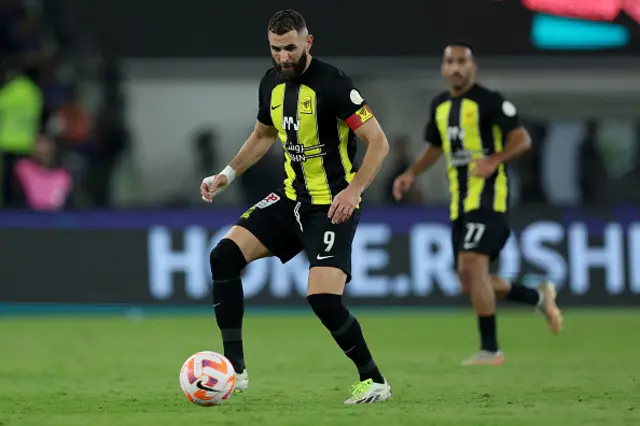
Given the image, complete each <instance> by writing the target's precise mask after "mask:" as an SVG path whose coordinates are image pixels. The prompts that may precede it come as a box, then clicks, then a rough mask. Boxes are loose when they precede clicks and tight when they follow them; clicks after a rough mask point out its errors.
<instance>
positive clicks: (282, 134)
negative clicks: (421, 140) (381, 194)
mask: <svg viewBox="0 0 640 426" xmlns="http://www.w3.org/2000/svg"><path fill="white" fill-rule="evenodd" d="M268 39H269V46H270V49H271V56H272V59H273V68H271V69H269V70H268V71H267V72H266V74H265V75H264V76H263V78H262V80H261V81H260V88H259V95H258V119H257V123H256V125H255V128H254V130H253V133H251V135H250V136H249V138H248V139H247V141H246V142H245V143H244V145H243V146H242V148H240V151H239V152H238V154H237V155H236V157H235V158H234V159H233V160H232V161H231V162H230V163H229V164H228V166H227V167H225V168H224V169H223V170H222V171H221V172H220V173H219V174H217V175H215V176H211V177H208V178H205V179H204V180H203V182H202V185H201V188H200V189H201V193H202V197H203V198H204V199H205V200H206V201H209V202H211V200H212V198H213V197H214V195H216V194H217V193H219V192H220V191H222V190H224V189H225V188H227V187H228V186H229V184H231V182H232V181H233V179H234V178H235V176H237V175H239V174H241V173H242V172H244V171H245V170H247V169H248V168H249V167H251V166H252V165H253V164H255V163H256V162H257V161H258V160H259V159H260V158H261V157H262V156H263V155H264V154H265V153H266V152H267V150H268V149H269V147H270V146H271V144H273V143H274V142H275V141H276V139H278V138H279V139H280V141H281V142H282V146H283V149H284V157H285V161H284V171H285V180H284V186H283V188H281V189H279V190H277V191H275V192H273V193H271V194H269V195H268V196H267V197H266V198H264V199H263V200H262V201H260V202H258V203H257V204H256V205H254V206H253V207H251V208H250V209H249V210H248V211H247V212H246V213H244V214H243V215H242V216H241V218H240V219H239V220H238V222H237V223H236V225H235V226H234V227H232V229H231V230H230V231H229V233H228V234H227V235H226V236H225V238H223V239H222V240H221V241H220V243H219V244H218V245H217V246H216V247H215V248H214V249H213V250H212V251H211V256H210V265H211V275H212V277H213V301H214V308H215V314H216V320H217V323H218V326H219V328H220V330H221V332H222V340H223V344H224V354H225V356H226V357H227V358H229V360H230V361H231V362H232V363H233V365H234V367H235V369H236V372H237V374H238V377H237V388H238V389H239V390H246V389H247V387H248V384H249V380H248V375H247V370H246V368H245V362H244V353H243V343H242V320H243V311H244V304H243V303H244V302H243V299H244V297H243V289H242V283H241V281H240V272H241V271H242V269H243V268H244V267H245V266H246V265H247V264H248V263H249V262H252V261H254V260H256V259H260V258H263V257H268V256H277V257H278V258H280V260H281V261H282V263H286V262H287V261H289V260H290V259H291V258H293V257H294V256H295V255H297V254H298V253H299V252H300V251H302V250H304V251H305V252H306V255H307V257H308V259H309V263H310V268H309V277H308V286H307V301H308V302H309V304H310V305H311V308H312V309H313V311H314V312H315V314H316V315H317V317H318V318H319V319H320V321H321V322H322V324H323V325H324V326H325V327H326V328H327V329H328V330H329V332H330V333H331V335H332V336H333V338H334V339H335V341H336V343H337V344H338V346H340V348H341V349H342V350H343V351H344V353H345V355H346V356H348V357H349V358H350V359H351V360H352V361H353V363H354V364H355V366H356V368H357V370H358V372H359V374H360V379H359V382H358V383H356V384H355V385H354V386H353V388H352V395H351V397H350V398H349V399H347V400H346V401H345V404H363V403H375V402H382V401H385V400H387V399H388V398H389V397H390V396H391V388H390V386H389V384H388V383H387V381H386V380H385V378H384V377H383V376H382V374H381V373H380V370H379V369H378V367H377V366H376V363H375V362H374V360H373V357H372V355H371V352H370V351H369V348H368V347H367V344H366V342H365V339H364V337H363V334H362V330H361V328H360V324H359V323H358V320H357V319H356V318H355V317H354V316H353V315H351V313H350V312H349V310H348V309H347V308H346V307H345V306H344V304H343V300H342V294H343V291H344V288H345V284H346V283H348V282H349V281H350V279H351V274H350V272H351V245H352V241H353V237H354V234H355V232H356V228H357V226H358V221H359V218H360V201H361V195H362V193H363V191H364V190H365V189H366V188H367V187H368V186H369V184H370V183H371V181H372V180H373V179H374V177H375V176H376V174H377V173H378V170H379V169H380V166H381V164H382V162H383V160H384V158H385V157H386V155H387V153H388V151H389V144H388V142H387V138H386V136H385V134H384V132H383V131H382V129H381V128H380V126H379V124H378V121H377V120H376V118H375V117H374V115H373V113H372V112H371V109H370V108H369V106H368V105H367V103H366V101H365V100H364V99H363V98H362V96H361V94H360V92H359V91H358V89H356V87H355V86H354V85H353V83H352V81H351V79H350V78H349V77H348V76H346V75H345V74H344V73H342V72H341V71H340V70H338V69H337V68H335V67H334V66H332V65H330V64H328V63H326V62H322V61H320V60H318V59H316V58H313V57H312V56H311V55H310V50H311V46H312V44H313V37H312V36H311V35H310V34H309V32H308V31H307V25H306V23H305V20H304V18H303V17H302V16H301V15H300V14H299V13H297V12H295V11H292V10H284V11H280V12H277V13H276V14H275V15H274V16H273V17H272V18H271V20H270V21H269V25H268ZM355 136H357V137H358V138H360V139H361V140H362V141H363V142H364V143H365V145H366V146H367V148H366V152H365V156H364V159H363V161H362V166H361V167H360V168H359V170H358V168H357V166H356V164H355V153H356V139H355Z"/></svg>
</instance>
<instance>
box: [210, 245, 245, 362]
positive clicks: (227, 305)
mask: <svg viewBox="0 0 640 426" xmlns="http://www.w3.org/2000/svg"><path fill="white" fill-rule="evenodd" d="M209 264H210V265H211V276H212V277H213V308H214V310H215V312H216V322H217V323H218V327H219V328H220V331H221V333H222V343H223V345H224V356H226V357H227V358H228V359H229V361H231V364H233V368H234V369H235V370H236V372H237V373H242V371H243V370H244V369H245V365H244V349H243V346H242V318H243V317H244V291H243V289H242V281H241V280H240V273H241V272H242V269H243V268H244V267H245V266H246V265H247V262H246V260H245V258H244V255H243V254H242V252H241V251H240V248H239V247H238V245H237V244H236V243H235V242H233V241H232V240H229V239H226V238H225V239H223V240H221V241H220V242H219V243H218V245H217V246H216V247H215V248H214V249H213V250H212V251H211V256H210V257H209Z"/></svg>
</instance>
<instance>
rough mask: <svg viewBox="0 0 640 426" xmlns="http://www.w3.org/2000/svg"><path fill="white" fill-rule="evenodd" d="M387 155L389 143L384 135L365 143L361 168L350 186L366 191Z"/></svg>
mask: <svg viewBox="0 0 640 426" xmlns="http://www.w3.org/2000/svg"><path fill="white" fill-rule="evenodd" d="M387 154H389V142H388V141H387V138H386V136H385V135H384V134H381V135H380V136H379V137H376V139H373V140H369V141H367V150H366V152H365V154H364V158H363V159H362V166H361V167H360V170H358V172H357V173H356V175H355V176H354V177H353V181H351V185H353V186H355V187H356V188H358V189H359V190H360V192H363V191H364V190H365V189H367V188H368V187H369V185H371V182H373V179H375V177H376V175H377V174H378V172H379V171H380V168H381V167H382V163H383V162H384V159H385V157H386V156H387Z"/></svg>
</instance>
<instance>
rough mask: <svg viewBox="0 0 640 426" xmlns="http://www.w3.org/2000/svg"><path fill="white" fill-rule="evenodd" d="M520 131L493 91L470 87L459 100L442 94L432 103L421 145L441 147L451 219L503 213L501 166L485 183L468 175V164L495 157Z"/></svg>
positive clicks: (505, 193) (505, 197)
mask: <svg viewBox="0 0 640 426" xmlns="http://www.w3.org/2000/svg"><path fill="white" fill-rule="evenodd" d="M518 127H520V120H519V118H518V114H517V111H516V108H515V106H514V105H513V104H512V103H511V102H509V101H507V100H505V98H504V97H503V96H502V95H501V94H500V93H499V92H496V91H492V90H489V89H487V88H485V87H483V86H481V85H478V84H476V85H474V86H473V87H472V88H471V89H470V90H469V91H467V92H466V93H465V94H464V95H462V96H459V97H454V96H451V95H450V94H449V93H448V92H445V93H442V94H440V95H438V96H436V97H434V98H433V100H432V101H431V117H430V119H429V123H428V124H427V127H426V131H425V140H426V141H427V142H429V143H431V144H432V145H436V146H439V147H442V149H443V151H444V154H445V157H446V160H447V170H448V178H449V190H450V193H451V205H450V210H451V220H455V219H457V218H458V217H459V216H461V215H462V214H464V213H466V212H470V211H473V210H478V209H489V210H492V211H495V212H503V213H504V212H506V211H507V208H508V204H509V180H508V177H507V170H506V169H505V165H504V164H500V165H499V166H498V168H497V169H496V172H495V173H494V174H493V175H492V176H489V177H488V178H486V179H483V178H481V177H476V176H473V175H471V174H470V173H469V170H470V167H472V166H471V163H472V160H477V159H479V158H482V157H485V156H489V155H491V154H493V153H495V152H500V151H502V149H503V148H504V144H505V143H506V140H507V135H508V134H509V132H511V131H512V130H514V129H516V128H518Z"/></svg>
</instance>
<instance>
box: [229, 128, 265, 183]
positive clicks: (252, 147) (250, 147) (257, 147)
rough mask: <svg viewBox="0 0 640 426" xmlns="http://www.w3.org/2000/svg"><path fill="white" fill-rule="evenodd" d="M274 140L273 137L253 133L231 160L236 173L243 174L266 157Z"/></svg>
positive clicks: (230, 165) (230, 163)
mask: <svg viewBox="0 0 640 426" xmlns="http://www.w3.org/2000/svg"><path fill="white" fill-rule="evenodd" d="M273 142H274V139H273V138H270V137H264V136H263V137H259V136H257V135H255V134H251V136H249V139H247V141H246V142H245V143H244V145H242V148H240V151H238V154H236V156H235V158H234V159H233V160H231V162H229V167H231V168H232V169H233V170H234V171H235V173H236V175H241V174H242V173H244V172H245V171H247V170H248V169H249V168H250V167H251V166H253V165H254V164H256V163H257V162H258V161H260V159H261V158H262V157H264V155H265V154H266V153H267V151H269V148H270V147H271V145H272V144H273Z"/></svg>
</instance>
